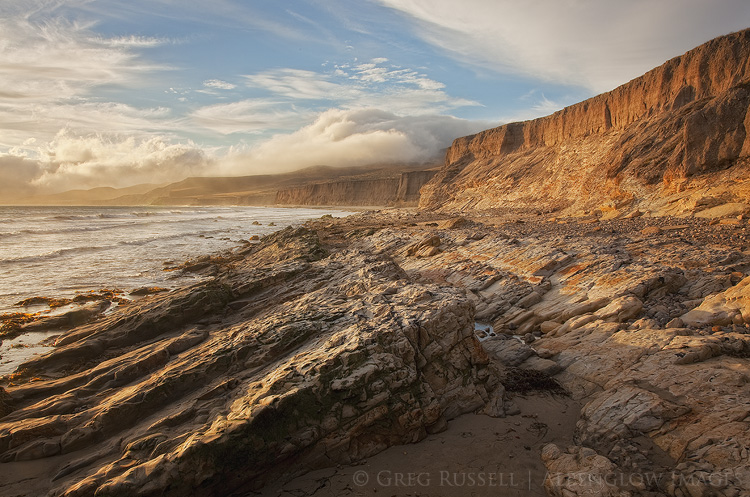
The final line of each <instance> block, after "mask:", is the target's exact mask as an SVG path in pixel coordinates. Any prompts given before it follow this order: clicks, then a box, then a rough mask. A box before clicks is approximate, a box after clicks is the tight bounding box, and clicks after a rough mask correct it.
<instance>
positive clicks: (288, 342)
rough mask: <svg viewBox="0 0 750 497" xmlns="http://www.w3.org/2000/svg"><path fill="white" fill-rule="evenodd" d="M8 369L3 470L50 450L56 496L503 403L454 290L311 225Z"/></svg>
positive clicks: (247, 468)
mask: <svg viewBox="0 0 750 497" xmlns="http://www.w3.org/2000/svg"><path fill="white" fill-rule="evenodd" d="M32 377H33V380H34V381H31V379H32ZM13 381H14V386H11V387H10V388H8V391H7V394H4V397H3V405H4V406H5V409H4V410H5V411H8V410H10V412H8V413H7V414H6V415H5V416H4V417H2V418H0V460H1V461H2V463H3V464H0V471H8V470H9V468H10V470H12V468H14V467H21V466H19V465H22V464H24V462H25V461H35V462H36V461H40V462H43V461H52V462H50V463H49V464H48V466H46V467H47V468H52V470H53V474H47V475H45V476H43V477H41V478H39V479H37V480H35V482H34V485H37V486H39V485H41V487H39V488H36V490H35V491H36V492H38V493H42V494H43V493H49V495H52V496H65V497H74V496H76V497H84V496H94V495H96V496H97V497H103V496H126V495H127V496H135V495H137V496H151V495H154V496H155V495H227V494H230V493H232V492H234V493H238V492H240V493H241V492H248V491H251V490H253V489H256V488H259V487H260V486H262V485H263V484H264V483H266V482H268V481H269V480H270V479H273V478H277V477H280V476H281V475H285V476H287V477H288V476H289V475H294V474H300V473H303V472H306V471H309V470H311V469H316V468H320V467H326V466H331V465H335V464H341V463H351V462H355V461H358V460H361V459H363V458H366V457H368V456H371V455H373V454H375V453H377V452H380V451H382V450H383V449H385V448H387V447H389V446H391V445H394V444H401V443H407V442H415V441H418V440H420V439H422V438H424V437H425V436H426V435H427V434H428V433H430V432H435V431H439V430H441V429H444V428H445V426H446V420H448V419H450V418H452V417H455V416H457V415H460V414H462V413H466V412H471V411H475V410H478V409H480V408H482V407H483V406H485V404H487V402H488V401H489V400H490V399H491V398H492V397H493V395H494V396H495V397H496V398H495V404H498V403H499V404H500V408H499V409H500V410H502V399H501V398H500V399H498V398H497V396H498V393H497V392H498V391H499V392H500V395H502V387H501V385H500V384H499V381H498V375H497V374H495V373H494V369H493V368H492V367H491V366H490V364H489V358H488V356H487V354H486V353H485V352H484V350H483V349H482V347H481V346H480V344H479V342H478V341H477V339H476V338H475V336H474V304H473V303H472V302H471V301H470V300H468V299H467V298H466V296H465V294H464V292H463V291H462V290H460V289H457V288H455V287H451V286H447V285H443V286H441V285H437V284H429V283H415V282H414V281H413V280H412V279H411V278H410V277H409V276H407V274H406V273H405V272H404V271H403V270H402V269H401V268H400V267H399V266H398V265H397V264H396V263H394V262H393V261H392V260H391V259H390V258H389V257H388V256H386V255H377V254H373V253H370V252H368V251H366V250H363V249H352V250H344V251H340V252H337V253H335V254H333V255H328V254H327V253H326V252H325V250H324V249H323V248H322V247H321V245H320V242H319V239H318V237H317V235H316V234H315V232H313V231H311V230H308V229H305V228H296V229H287V230H283V231H281V232H279V233H277V234H275V235H272V236H269V237H266V238H265V239H264V240H263V241H262V242H261V243H260V244H258V245H257V246H254V247H251V248H249V249H247V251H246V253H244V254H241V255H240V256H238V257H235V258H234V260H232V261H229V262H226V263H224V265H223V266H222V267H221V268H219V271H218V276H217V277H215V278H214V279H212V280H210V281H208V282H205V283H201V284H197V285H195V286H192V287H189V288H185V289H182V290H177V291H173V292H170V293H166V294H159V295H155V296H151V297H148V298H146V299H144V300H142V301H140V302H139V303H138V304H137V305H134V306H129V307H127V308H123V309H122V310H121V311H118V312H115V313H113V314H112V315H110V316H108V317H106V318H103V319H101V320H99V321H97V322H95V323H92V324H88V325H84V326H81V327H79V328H76V329H74V330H71V331H70V332H68V333H66V334H64V335H62V336H61V337H60V338H59V339H58V343H57V347H56V348H55V349H54V350H53V351H52V352H50V353H49V354H47V355H45V356H42V357H39V358H36V359H34V360H31V361H29V362H27V363H26V364H25V365H24V366H23V368H22V369H21V370H20V372H19V373H17V374H16V375H15V376H14V378H13ZM495 407H497V405H496V406H495ZM11 409H12V410H11ZM500 414H502V413H500ZM3 466H4V468H3ZM40 467H41V466H40ZM40 481H43V484H40ZM42 487H43V488H42ZM19 488H21V487H19ZM19 488H16V489H14V488H10V489H8V490H9V491H11V492H13V491H16V492H17V493H22V491H21V490H19ZM26 488H27V489H28V487H26Z"/></svg>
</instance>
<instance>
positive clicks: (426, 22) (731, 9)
mask: <svg viewBox="0 0 750 497" xmlns="http://www.w3.org/2000/svg"><path fill="white" fill-rule="evenodd" d="M379 1H380V2H381V3H382V4H384V5H386V6H389V7H391V8H393V9H396V10H398V11H400V12H402V13H404V14H406V15H408V16H409V17H410V18H411V19H412V20H413V21H414V22H415V25H416V26H417V29H418V32H419V33H420V35H421V36H422V37H423V38H424V39H425V40H426V41H428V42H430V43H432V44H434V45H436V46H438V47H440V48H442V49H444V50H445V51H446V52H448V53H449V54H452V55H453V56H455V58H456V59H458V60H459V61H461V62H464V63H470V64H476V65H481V66H483V67H486V68H490V69H492V70H494V71H497V72H501V73H503V72H512V73H517V74H523V75H527V76H531V77H534V78H541V79H545V80H549V81H555V82H558V83H565V84H574V85H582V86H585V87H586V88H588V89H590V90H592V91H594V92H601V91H606V90H610V89H612V88H614V87H615V86H618V85H620V84H622V83H625V82H627V81H629V80H630V79H632V78H634V77H637V76H640V75H641V74H643V73H644V72H646V71H648V70H649V69H651V68H653V67H656V66H658V65H660V64H661V63H663V62H664V61H665V60H667V59H669V58H671V57H674V56H677V55H680V54H681V53H683V52H685V51H687V50H689V49H691V48H693V47H695V46H697V45H699V44H701V43H703V42H705V41H707V40H709V39H711V38H713V37H716V36H720V35H722V34H726V33H728V32H730V31H732V30H739V29H743V28H746V27H747V26H748V25H749V24H750V3H749V2H747V1H746V0H714V1H711V2H706V1H705V0H660V1H659V2H653V1H651V0H633V1H628V2H622V1H615V0H536V1H533V2H518V1H514V0H466V1H465V2H462V4H461V7H460V8H457V7H456V3H455V2H453V1H448V0H433V1H430V2H424V1H421V0H379Z"/></svg>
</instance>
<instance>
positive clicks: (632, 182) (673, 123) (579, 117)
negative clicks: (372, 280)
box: [420, 30, 750, 217]
mask: <svg viewBox="0 0 750 497" xmlns="http://www.w3.org/2000/svg"><path fill="white" fill-rule="evenodd" d="M748 83H750V30H745V31H741V32H738V33H734V34H730V35H727V36H723V37H720V38H716V39H714V40H712V41H710V42H708V43H706V44H704V45H702V46H700V47H698V48H696V49H694V50H691V51H689V52H687V53H685V54H684V55H682V56H680V57H676V58H674V59H672V60H670V61H668V62H666V63H665V64H663V65H662V66H660V67H658V68H656V69H653V70H652V71H649V72H648V73H646V74H644V75H643V76H641V77H639V78H636V79H634V80H633V81H631V82H629V83H627V84H624V85H622V86H620V87H618V88H616V89H615V90H612V91H611V92H608V93H604V94H602V95H599V96H596V97H593V98H591V99H589V100H586V101H584V102H581V103H579V104H575V105H572V106H570V107H567V108H565V109H563V110H561V111H558V112H556V113H554V114H552V115H550V116H547V117H543V118H540V119H535V120H532V121H526V122H519V123H511V124H507V125H504V126H500V127H498V128H494V129H490V130H487V131H483V132H481V133H478V134H476V135H472V136H467V137H463V138H458V139H457V140H455V141H454V143H453V145H452V146H451V147H450V149H449V150H448V152H447V154H446V160H445V166H444V167H443V169H442V170H441V171H440V173H439V174H438V175H437V176H436V177H435V178H434V179H433V180H432V181H431V182H430V183H428V184H427V185H426V186H425V187H424V188H423V191H422V199H421V201H420V206H421V207H423V208H426V209H442V210H465V209H480V210H481V209H491V208H495V207H508V206H512V207H530V208H534V209H542V210H561V209H566V210H567V211H566V212H567V213H580V212H584V211H596V210H597V209H598V210H599V211H600V212H598V214H602V213H604V214H605V215H608V216H610V217H614V216H618V215H627V214H630V213H634V212H636V211H637V210H639V211H640V212H642V213H652V214H655V215H662V214H686V213H692V212H695V211H699V210H700V209H701V208H706V207H712V206H715V205H717V204H721V203H726V202H731V201H732V200H739V199H743V198H746V196H747V194H748V185H747V178H748V160H747V158H748V156H749V155H750V135H748V133H747V132H746V126H747V125H750V113H748V108H750V86H749V85H748Z"/></svg>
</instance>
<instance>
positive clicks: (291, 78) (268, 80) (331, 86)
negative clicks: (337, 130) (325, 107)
mask: <svg viewBox="0 0 750 497" xmlns="http://www.w3.org/2000/svg"><path fill="white" fill-rule="evenodd" d="M245 78H246V79H247V82H248V85H249V86H251V87H257V88H262V89H264V90H267V91H269V92H271V93H273V94H275V95H280V96H284V97H289V98H293V99H301V100H305V99H313V100H318V99H329V98H333V97H335V96H337V94H338V92H339V91H340V90H341V88H340V86H339V85H337V84H335V83H332V82H330V81H329V80H328V78H327V77H326V76H325V75H321V74H318V73H316V72H313V71H304V70H301V69H274V70H271V71H266V72H262V73H258V74H251V75H247V76H245Z"/></svg>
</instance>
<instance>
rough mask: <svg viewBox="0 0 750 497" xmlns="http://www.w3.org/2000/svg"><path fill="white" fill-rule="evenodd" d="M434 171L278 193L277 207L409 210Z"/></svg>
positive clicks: (335, 183) (299, 187)
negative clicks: (367, 206) (306, 206)
mask: <svg viewBox="0 0 750 497" xmlns="http://www.w3.org/2000/svg"><path fill="white" fill-rule="evenodd" d="M436 173H437V171H435V170H432V171H409V172H405V173H401V174H399V175H398V176H395V177H390V178H373V179H358V178H352V179H345V180H340V181H328V182H324V183H313V184H307V185H302V186H298V187H293V188H286V189H283V190H279V191H278V192H277V193H276V202H275V203H276V204H280V205H358V206H365V205H377V206H386V205H387V206H410V205H412V206H413V205H417V203H418V202H419V191H420V189H421V188H422V186H423V185H424V184H425V183H427V182H428V181H429V180H430V179H431V178H432V177H433V176H434V175H435V174H436Z"/></svg>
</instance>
